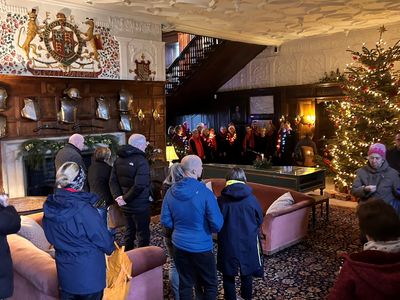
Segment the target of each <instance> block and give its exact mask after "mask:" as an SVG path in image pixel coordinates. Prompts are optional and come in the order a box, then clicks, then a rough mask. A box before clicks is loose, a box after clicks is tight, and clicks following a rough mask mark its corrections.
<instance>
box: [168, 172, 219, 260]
mask: <svg viewBox="0 0 400 300" xmlns="http://www.w3.org/2000/svg"><path fill="white" fill-rule="evenodd" d="M223 222H224V220H223V218H222V215H221V212H220V210H219V208H218V204H217V201H216V199H215V196H214V194H213V192H211V191H210V190H209V189H208V188H207V187H206V186H205V184H204V183H201V182H199V181H197V180H196V179H194V178H188V177H186V178H183V179H182V180H180V181H179V182H177V183H175V184H174V185H173V186H172V187H171V188H170V189H169V190H168V192H167V194H166V195H165V197H164V200H163V204H162V209H161V224H162V225H163V226H164V227H166V228H170V229H173V233H172V243H173V244H174V246H175V247H177V248H179V249H181V250H184V251H188V252H194V253H199V252H206V251H211V250H212V248H213V242H212V236H211V233H212V232H218V231H219V230H220V229H221V227H222V224H223Z"/></svg>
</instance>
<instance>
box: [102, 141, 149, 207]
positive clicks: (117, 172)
mask: <svg viewBox="0 0 400 300" xmlns="http://www.w3.org/2000/svg"><path fill="white" fill-rule="evenodd" d="M117 155H118V157H117V159H116V160H115V162H114V166H113V169H112V171H111V177H110V190H111V194H112V195H113V197H114V199H115V198H117V197H119V196H121V195H122V198H123V199H124V201H125V202H126V203H127V204H126V205H124V206H121V208H122V210H123V211H124V212H125V213H141V212H145V211H148V210H149V208H150V201H149V196H150V166H149V162H148V160H147V158H146V156H145V153H144V152H143V151H141V150H140V149H138V148H136V147H133V146H131V145H124V146H122V147H121V148H120V149H119V150H118V152H117Z"/></svg>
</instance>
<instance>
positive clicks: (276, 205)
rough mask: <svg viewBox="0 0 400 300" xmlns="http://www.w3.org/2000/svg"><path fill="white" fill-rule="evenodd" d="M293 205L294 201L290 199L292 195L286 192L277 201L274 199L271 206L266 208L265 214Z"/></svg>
mask: <svg viewBox="0 0 400 300" xmlns="http://www.w3.org/2000/svg"><path fill="white" fill-rule="evenodd" d="M293 203H294V199H293V197H292V194H290V192H287V193H285V194H283V195H282V196H280V197H279V198H278V199H276V200H275V201H274V202H273V203H272V204H271V206H270V207H269V208H268V210H267V212H266V214H268V213H271V212H273V211H276V210H280V209H282V208H284V207H287V206H290V205H293Z"/></svg>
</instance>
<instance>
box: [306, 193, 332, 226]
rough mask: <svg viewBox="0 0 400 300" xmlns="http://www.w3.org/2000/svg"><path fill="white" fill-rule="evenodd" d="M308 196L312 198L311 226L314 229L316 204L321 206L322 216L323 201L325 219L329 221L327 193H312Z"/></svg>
mask: <svg viewBox="0 0 400 300" xmlns="http://www.w3.org/2000/svg"><path fill="white" fill-rule="evenodd" d="M309 196H311V197H313V198H314V200H315V201H314V203H313V204H312V207H311V208H312V228H313V229H315V223H316V206H317V205H320V206H321V217H322V216H323V205H324V203H325V221H326V222H328V221H329V195H327V194H324V195H314V194H309Z"/></svg>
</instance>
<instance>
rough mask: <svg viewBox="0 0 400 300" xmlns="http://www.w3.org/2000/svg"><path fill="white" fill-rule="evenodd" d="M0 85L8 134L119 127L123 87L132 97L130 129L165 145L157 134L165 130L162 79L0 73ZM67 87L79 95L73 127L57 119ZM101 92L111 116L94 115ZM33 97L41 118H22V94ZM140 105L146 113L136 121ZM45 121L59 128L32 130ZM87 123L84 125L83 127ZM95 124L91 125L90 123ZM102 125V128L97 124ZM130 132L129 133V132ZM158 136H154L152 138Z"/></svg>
mask: <svg viewBox="0 0 400 300" xmlns="http://www.w3.org/2000/svg"><path fill="white" fill-rule="evenodd" d="M0 86H2V87H4V88H5V89H6V90H7V93H8V95H9V96H8V99H7V105H8V109H7V110H6V111H4V112H2V113H1V114H2V115H3V116H6V117H7V127H8V128H7V130H8V133H7V137H6V139H15V138H35V137H37V138H39V137H45V136H57V135H60V134H62V135H68V134H71V133H73V132H80V133H83V134H90V133H107V132H115V131H119V130H118V122H119V111H118V110H117V101H118V98H119V91H120V89H122V88H125V89H127V90H128V91H130V92H131V93H132V95H133V98H134V105H133V109H132V111H131V114H132V120H133V131H132V133H133V132H139V133H143V134H145V135H146V136H147V137H148V138H149V139H150V140H151V141H153V142H155V144H156V146H157V147H162V148H163V147H164V146H165V139H164V138H160V136H161V135H164V132H165V96H164V83H163V82H156V81H154V82H137V81H128V80H121V81H117V80H95V79H70V78H68V79H67V78H33V77H18V76H6V75H1V76H0ZM68 87H75V88H77V89H78V90H79V91H80V96H81V97H82V98H81V99H80V100H78V105H77V107H78V113H77V119H78V120H77V123H78V124H79V125H81V127H80V128H73V125H74V124H62V123H59V122H58V121H57V113H58V112H59V110H60V99H61V97H62V94H63V91H64V90H65V89H66V88H68ZM100 96H103V97H105V98H106V99H109V102H110V116H111V119H110V120H101V119H96V109H97V102H96V98H98V97H100ZM25 97H29V98H35V99H36V100H38V103H39V106H40V113H41V118H40V120H38V121H32V120H28V119H25V118H23V117H22V116H21V109H22V108H23V106H24V98H25ZM139 108H141V109H142V110H143V112H144V114H145V115H146V118H145V122H144V123H143V124H139V121H138V119H137V118H136V113H137V110H138V109H139ZM155 108H156V109H157V111H158V112H159V114H160V117H161V118H160V120H157V121H155V120H154V119H153V117H152V112H153V109H155ZM44 125H48V126H49V127H58V128H59V129H43V130H40V131H38V132H34V129H36V128H38V127H40V126H44ZM86 126H87V127H86ZM90 126H94V127H90ZM97 127H102V128H97ZM129 134H130V133H128V135H129ZM155 136H157V138H155Z"/></svg>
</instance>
